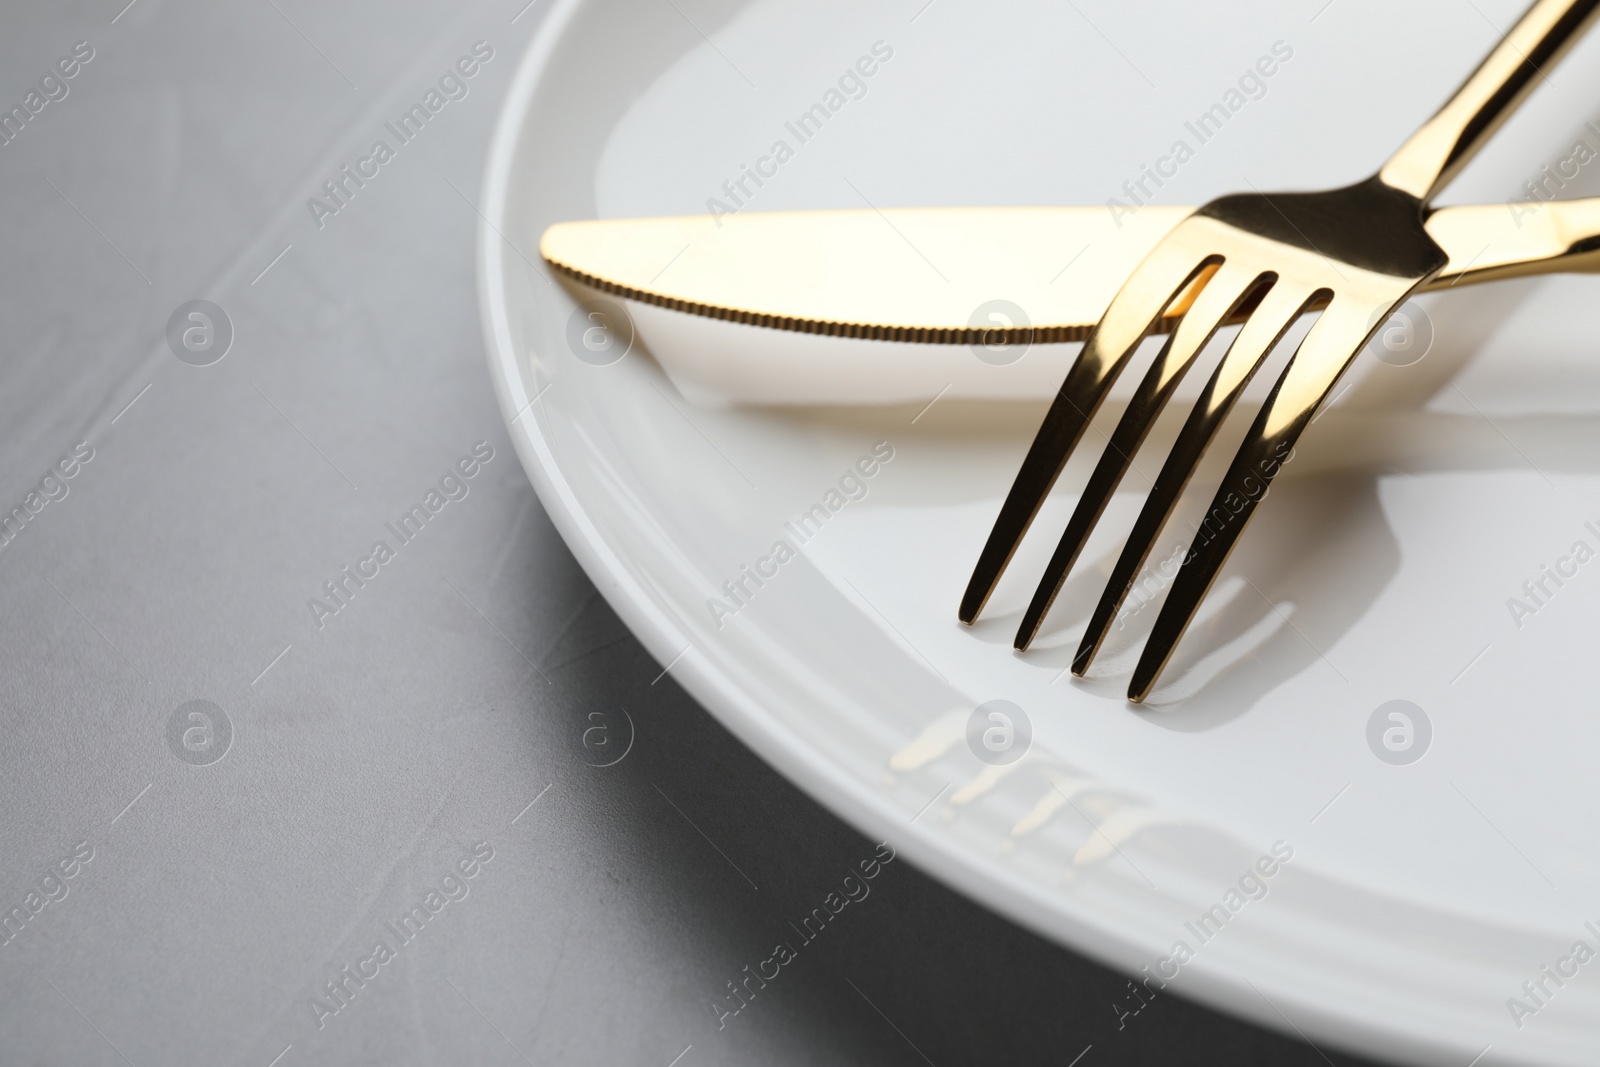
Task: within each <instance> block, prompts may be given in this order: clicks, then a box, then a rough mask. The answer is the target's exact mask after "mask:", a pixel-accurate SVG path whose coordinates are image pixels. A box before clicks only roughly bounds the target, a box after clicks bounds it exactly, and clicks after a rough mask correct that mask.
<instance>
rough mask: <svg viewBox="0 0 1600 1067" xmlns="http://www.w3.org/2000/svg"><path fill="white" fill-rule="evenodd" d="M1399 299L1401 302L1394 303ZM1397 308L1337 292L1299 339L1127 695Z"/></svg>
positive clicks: (1149, 681)
mask: <svg viewBox="0 0 1600 1067" xmlns="http://www.w3.org/2000/svg"><path fill="white" fill-rule="evenodd" d="M1398 303H1399V301H1398V300H1396V301H1395V302H1394V305H1398ZM1392 310H1393V305H1391V306H1389V307H1386V308H1380V309H1378V313H1377V314H1375V315H1374V314H1373V311H1374V309H1373V308H1372V307H1371V305H1369V304H1368V303H1366V302H1365V301H1361V300H1344V301H1341V300H1340V299H1339V298H1338V296H1337V295H1336V296H1335V297H1334V298H1333V301H1332V303H1330V304H1329V305H1328V308H1327V310H1325V311H1324V312H1323V313H1322V317H1321V318H1320V319H1318V320H1317V323H1316V325H1315V326H1313V327H1312V328H1311V332H1310V333H1309V334H1307V335H1306V339H1305V340H1304V341H1302V342H1301V344H1300V348H1299V350H1298V351H1297V352H1296V353H1295V354H1294V357H1293V358H1292V359H1291V360H1290V361H1289V366H1288V369H1286V370H1285V371H1284V372H1283V375H1282V376H1281V377H1279V379H1278V381H1277V383H1276V384H1275V385H1274V386H1273V387H1272V393H1271V394H1270V395H1269V396H1268V397H1267V402H1266V403H1265V404H1264V405H1262V408H1261V413H1260V414H1259V415H1257V416H1256V420H1255V422H1254V423H1253V424H1251V426H1250V431H1249V433H1247V434H1246V435H1245V439H1244V443H1243V444H1242V445H1240V446H1239V451H1238V452H1237V453H1236V454H1235V455H1234V458H1233V463H1232V464H1231V465H1230V466H1229V468H1228V474H1227V476H1226V477H1225V478H1224V479H1223V480H1222V485H1221V486H1220V487H1219V488H1218V489H1217V494H1216V496H1215V497H1214V498H1213V499H1212V501H1211V507H1210V510H1209V511H1208V513H1207V515H1206V519H1205V522H1204V523H1203V524H1202V526H1201V529H1200V531H1197V536H1196V537H1195V540H1196V541H1197V542H1199V543H1198V544H1196V545H1191V546H1190V547H1189V554H1188V556H1187V557H1185V559H1184V561H1183V566H1182V567H1181V568H1180V569H1179V571H1178V577H1177V579H1176V580H1175V581H1174V582H1173V585H1172V592H1171V593H1169V594H1168V596H1167V600H1166V603H1164V604H1162V605H1161V614H1160V615H1158V616H1156V624H1155V628H1154V629H1153V630H1152V631H1151V633H1150V639H1149V640H1148V641H1147V642H1146V643H1145V646H1144V651H1143V652H1142V653H1140V656H1139V664H1138V666H1136V667H1135V668H1134V671H1133V679H1132V682H1131V683H1130V684H1129V686H1128V699H1129V700H1133V701H1141V700H1143V699H1144V698H1145V697H1146V696H1148V695H1149V694H1150V690H1151V689H1152V688H1153V687H1154V686H1155V682H1156V678H1157V676H1158V675H1160V673H1161V670H1162V668H1163V667H1165V666H1166V665H1167V660H1168V659H1170V658H1171V656H1172V650H1173V649H1174V648H1175V647H1176V646H1177V644H1178V641H1179V639H1181V638H1182V637H1183V633H1184V631H1185V630H1187V629H1188V628H1189V623H1190V622H1191V621H1192V620H1193V619H1194V614H1195V612H1196V611H1197V610H1199V607H1200V602H1201V601H1202V600H1203V599H1205V595H1206V593H1207V591H1209V590H1210V588H1211V583H1212V582H1213V581H1215V580H1216V577H1217V573H1218V572H1219V571H1220V570H1222V565H1223V564H1224V563H1225V562H1227V559H1228V554H1229V553H1230V552H1231V551H1232V550H1233V546H1234V545H1235V544H1237V543H1238V540H1239V534H1240V533H1241V532H1242V531H1243V530H1244V527H1245V525H1246V524H1247V523H1248V522H1249V521H1250V517H1251V515H1252V514H1253V513H1254V512H1255V509H1256V505H1257V504H1259V503H1260V502H1261V500H1262V499H1263V498H1264V497H1265V496H1266V494H1267V491H1268V489H1270V488H1271V485H1272V479H1273V478H1274V477H1275V476H1276V475H1277V473H1278V471H1279V469H1281V467H1282V466H1283V464H1284V463H1286V462H1288V460H1290V459H1292V458H1293V450H1294V444H1295V442H1296V441H1297V440H1299V438H1300V434H1301V433H1302V432H1303V431H1304V430H1305V428H1306V427H1307V426H1308V425H1310V423H1311V420H1312V418H1313V417H1314V416H1315V415H1316V412H1317V408H1318V407H1319V406H1320V405H1321V404H1322V402H1323V401H1324V400H1326V399H1327V397H1328V394H1329V393H1330V392H1332V391H1333V386H1334V384H1335V383H1336V382H1337V381H1338V380H1339V377H1340V375H1341V374H1343V373H1344V370H1345V368H1346V367H1347V366H1349V364H1350V362H1351V357H1352V356H1354V355H1355V353H1357V352H1359V351H1360V350H1361V348H1362V346H1364V345H1365V344H1366V343H1367V341H1368V340H1370V339H1371V337H1372V335H1373V334H1374V333H1376V332H1377V329H1378V327H1379V326H1381V325H1382V324H1383V322H1384V320H1385V319H1387V318H1388V313H1389V312H1390V311H1392ZM1352 339H1354V343H1353V344H1352ZM1252 481H1253V482H1254V483H1255V486H1254V487H1253V488H1252V486H1251V482H1252ZM1230 501H1237V502H1238V506H1237V507H1234V506H1231V505H1230ZM1213 520H1215V521H1213Z"/></svg>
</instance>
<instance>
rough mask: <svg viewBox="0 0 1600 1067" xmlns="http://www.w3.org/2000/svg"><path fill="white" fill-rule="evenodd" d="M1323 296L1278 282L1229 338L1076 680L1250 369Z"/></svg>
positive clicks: (1132, 538)
mask: <svg viewBox="0 0 1600 1067" xmlns="http://www.w3.org/2000/svg"><path fill="white" fill-rule="evenodd" d="M1325 292H1326V290H1319V291H1317V292H1314V293H1313V292H1308V291H1307V289H1306V287H1305V286H1303V285H1293V284H1291V283H1289V282H1280V283H1278V284H1277V285H1275V286H1273V288H1271V289H1269V290H1268V291H1267V294H1266V296H1265V298H1264V299H1263V300H1262V301H1261V304H1260V306H1259V307H1257V309H1256V310H1255V312H1254V313H1253V314H1252V315H1251V316H1250V319H1249V320H1248V321H1247V322H1246V323H1245V325H1244V327H1243V329H1241V330H1240V331H1239V335H1238V336H1237V337H1235V338H1234V339H1233V344H1232V345H1230V346H1229V347H1228V352H1227V354H1226V355H1225V356H1223V358H1222V362H1221V363H1220V364H1218V366H1217V369H1216V370H1215V371H1213V372H1212V375H1211V378H1210V380H1209V381H1207V382H1206V386H1205V389H1204V390H1203V391H1202V392H1201V394H1200V398H1199V400H1197V401H1196V402H1195V406H1194V409H1193V410H1192V411H1191V412H1190V413H1189V418H1188V419H1187V420H1186V421H1185V422H1184V424H1183V429H1182V430H1180V431H1179V432H1178V437H1177V440H1176V441H1174V442H1173V445H1172V451H1171V452H1169V453H1168V454H1167V459H1166V462H1165V463H1164V464H1162V467H1161V473H1160V474H1158V475H1157V476H1156V480H1155V484H1154V485H1153V486H1151V488H1150V495H1149V496H1148V497H1147V498H1146V500H1145V503H1144V507H1143V509H1142V510H1141V511H1140V512H1139V518H1138V520H1137V521H1135V523H1134V526H1133V531H1132V532H1131V533H1130V534H1129V535H1128V541H1127V544H1126V545H1125V546H1124V547H1123V549H1122V554H1121V555H1120V556H1119V557H1118V558H1117V563H1116V566H1115V567H1113V568H1112V571H1111V578H1110V579H1109V580H1108V581H1107V582H1106V586H1105V590H1104V592H1102V593H1101V594H1100V602H1099V603H1098V604H1096V605H1095V609H1094V613H1093V614H1092V615H1091V616H1090V617H1089V628H1088V629H1087V630H1085V631H1084V634H1083V641H1082V643H1081V644H1080V645H1079V646H1078V651H1077V654H1076V655H1075V656H1073V659H1072V673H1074V674H1076V675H1079V676H1082V675H1083V673H1084V672H1085V671H1087V670H1088V669H1089V663H1090V661H1092V660H1093V659H1094V655H1095V653H1096V652H1098V651H1099V650H1100V645H1101V644H1102V643H1103V642H1104V641H1105V639H1106V635H1107V634H1108V633H1110V631H1111V624H1112V622H1113V621H1114V620H1115V618H1116V615H1117V612H1118V611H1119V610H1120V609H1121V607H1122V602H1123V601H1124V600H1125V599H1127V596H1128V592H1129V591H1130V590H1131V589H1132V588H1133V583H1134V581H1135V579H1136V577H1137V576H1138V573H1139V570H1140V568H1142V567H1143V566H1144V564H1145V561H1146V560H1147V559H1149V557H1150V553H1151V551H1152V550H1153V549H1154V548H1155V543H1156V538H1157V537H1159V536H1160V534H1161V529H1162V527H1164V526H1165V525H1166V524H1167V519H1168V518H1170V517H1171V515H1172V511H1173V508H1174V507H1176V506H1177V503H1178V498H1179V497H1180V496H1181V495H1182V494H1183V490H1184V487H1185V486H1186V485H1188V483H1189V478H1190V476H1191V475H1193V473H1194V470H1195V467H1196V466H1198V464H1199V461H1200V455H1201V453H1203V452H1204V451H1205V448H1206V445H1207V444H1208V443H1210V441H1211V438H1212V436H1213V435H1214V434H1215V433H1216V432H1217V429H1218V428H1219V427H1220V426H1221V425H1222V422H1223V420H1224V419H1226V418H1227V415H1228V412H1229V411H1231V410H1232V409H1233V405H1234V403H1235V402H1236V401H1237V400H1238V399H1239V395H1240V394H1241V393H1242V392H1244V388H1245V386H1247V385H1249V384H1250V379H1251V378H1252V377H1254V376H1255V373H1256V370H1257V369H1258V368H1260V366H1261V364H1262V362H1263V361H1265V359H1266V357H1267V354H1268V353H1269V352H1271V351H1272V349H1273V348H1274V347H1275V346H1276V345H1277V343H1278V341H1279V340H1281V339H1282V337H1283V335H1284V334H1285V333H1286V332H1288V329H1289V327H1290V326H1291V325H1292V324H1293V323H1294V322H1295V320H1296V319H1298V318H1299V317H1300V315H1301V313H1302V312H1304V311H1305V309H1306V308H1307V307H1308V306H1309V305H1311V304H1313V303H1315V302H1316V301H1317V300H1318V298H1319V297H1321V296H1323V295H1324V294H1325Z"/></svg>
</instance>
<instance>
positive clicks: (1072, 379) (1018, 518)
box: [959, 223, 1222, 624]
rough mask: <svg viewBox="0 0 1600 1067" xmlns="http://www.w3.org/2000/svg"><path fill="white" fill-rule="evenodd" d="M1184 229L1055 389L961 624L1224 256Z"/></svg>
mask: <svg viewBox="0 0 1600 1067" xmlns="http://www.w3.org/2000/svg"><path fill="white" fill-rule="evenodd" d="M1183 227H1184V224H1183V223H1179V225H1178V229H1176V230H1174V231H1172V233H1170V234H1168V236H1167V237H1166V238H1164V239H1163V240H1162V242H1161V244H1159V245H1157V246H1156V248H1155V249H1154V250H1153V251H1151V252H1150V254H1149V255H1148V256H1146V257H1145V259H1144V262H1142V263H1140V264H1139V266H1138V268H1137V269H1136V270H1135V271H1134V272H1133V275H1132V276H1131V277H1129V279H1128V280H1127V282H1125V283H1124V284H1123V286H1122V289H1121V290H1120V291H1119V292H1118V293H1117V295H1116V298H1115V299H1113V300H1112V301H1111V306H1110V307H1108V308H1107V309H1106V313H1105V315H1104V316H1103V317H1102V318H1101V319H1100V321H1099V323H1097V324H1096V325H1095V328H1094V330H1093V332H1091V333H1090V335H1089V338H1088V340H1087V341H1085V342H1084V345H1083V351H1081V352H1080V353H1078V358H1077V359H1076V360H1075V361H1074V362H1073V364H1072V369H1071V370H1069V371H1067V377H1066V380H1065V381H1063V382H1062V383H1061V388H1060V389H1058V390H1057V391H1056V396H1055V399H1054V400H1053V401H1051V403H1050V410H1049V411H1047V412H1046V413H1045V417H1044V422H1043V423H1042V424H1041V425H1040V427H1039V432H1038V433H1037V434H1036V435H1035V436H1034V439H1033V443H1032V444H1031V445H1029V446H1028V453H1027V455H1026V456H1025V457H1024V458H1023V460H1022V467H1021V469H1020V470H1018V471H1017V477H1016V480H1015V481H1014V482H1012V484H1011V490H1010V491H1009V492H1008V493H1007V494H1006V499H1005V503H1004V504H1002V505H1001V507H1000V515H999V517H998V518H996V519H995V523H994V528H993V529H991V530H990V531H989V539H988V541H986V542H985V543H984V546H983V552H982V553H980V554H979V556H978V565H977V566H976V567H975V568H973V571H972V579H971V580H970V581H969V582H968V583H967V590H966V592H965V594H963V595H962V597H961V609H960V612H959V615H960V618H961V621H962V622H964V623H968V624H970V623H972V622H973V621H974V620H975V619H977V617H978V613H979V612H981V611H982V610H983V605H984V604H985V603H987V602H988V600H989V595H990V594H991V593H993V592H994V587H995V585H996V584H997V583H998V582H999V581H1000V575H1001V573H1002V572H1004V571H1005V569H1006V564H1008V563H1010V562H1011V556H1012V554H1013V553H1015V552H1016V550H1017V545H1018V544H1020V543H1021V542H1022V537H1023V535H1024V534H1026V533H1027V532H1028V527H1029V525H1031V524H1032V522H1033V517H1034V516H1035V515H1037V514H1038V512H1039V507H1040V505H1042V504H1043V503H1044V500H1045V497H1047V496H1048V495H1049V494H1050V488H1051V487H1052V486H1053V485H1055V482H1056V478H1057V477H1058V476H1059V475H1060V474H1061V469H1062V468H1063V467H1065V466H1066V463H1067V457H1068V456H1069V455H1071V454H1072V449H1073V447H1074V446H1076V445H1077V443H1078V438H1080V437H1082V436H1083V431H1084V428H1085V427H1086V426H1088V424H1089V420H1090V419H1091V418H1093V417H1094V413H1095V410H1096V409H1098V408H1099V406H1100V402H1101V401H1102V400H1104V399H1105V394H1106V390H1107V389H1109V388H1110V387H1111V383H1112V382H1114V381H1115V380H1116V377H1117V374H1118V373H1119V372H1120V371H1121V370H1122V368H1123V367H1124V366H1126V364H1127V362H1128V358H1129V357H1130V356H1131V355H1132V354H1133V350H1134V349H1135V348H1136V347H1138V344H1139V342H1140V341H1142V340H1143V339H1144V337H1145V335H1146V334H1147V333H1149V331H1150V328H1151V326H1153V325H1154V324H1155V321H1156V319H1157V317H1158V316H1160V314H1161V313H1162V311H1164V310H1165V309H1166V308H1167V306H1168V305H1170V304H1171V303H1172V302H1173V300H1174V298H1176V297H1177V296H1178V295H1179V294H1180V293H1182V292H1183V291H1184V290H1185V289H1186V288H1188V286H1189V283H1190V282H1192V281H1194V280H1195V278H1196V277H1197V276H1198V275H1199V274H1200V273H1201V272H1202V271H1205V270H1207V269H1209V268H1211V267H1213V266H1214V265H1216V264H1217V263H1219V262H1221V258H1222V257H1220V256H1217V255H1212V254H1208V252H1209V250H1208V249H1197V248H1195V247H1194V246H1193V242H1192V241H1186V240H1184V239H1183V236H1182V234H1183Z"/></svg>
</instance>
